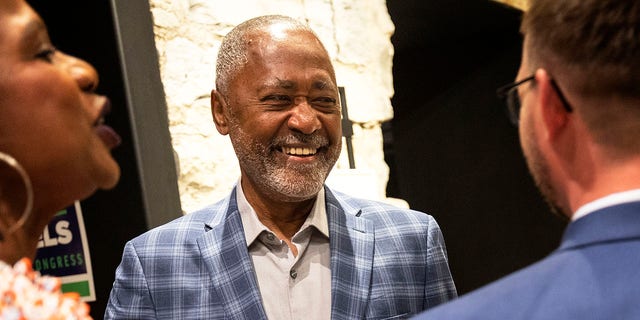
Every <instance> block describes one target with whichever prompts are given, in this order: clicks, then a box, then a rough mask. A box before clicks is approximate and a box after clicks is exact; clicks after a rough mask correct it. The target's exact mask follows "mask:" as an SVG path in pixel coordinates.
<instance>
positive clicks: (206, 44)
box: [150, 0, 394, 212]
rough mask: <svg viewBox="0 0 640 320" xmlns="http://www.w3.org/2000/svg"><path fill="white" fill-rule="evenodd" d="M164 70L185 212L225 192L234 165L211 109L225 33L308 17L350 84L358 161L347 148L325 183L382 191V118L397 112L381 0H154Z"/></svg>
mask: <svg viewBox="0 0 640 320" xmlns="http://www.w3.org/2000/svg"><path fill="white" fill-rule="evenodd" d="M150 4H151V10H152V14H153V18H154V31H155V35H156V46H157V50H158V54H159V58H160V71H161V75H162V82H163V85H164V89H165V93H166V99H167V105H168V109H169V122H170V124H169V125H170V131H171V136H172V144H173V147H174V150H175V152H176V159H177V162H178V163H179V168H178V171H179V175H180V176H179V189H180V198H181V201H182V207H183V210H184V211H185V212H190V211H192V210H194V209H197V208H199V207H202V206H204V205H207V204H209V203H212V202H213V201H215V200H218V199H220V198H221V197H224V196H225V195H226V194H227V193H228V192H229V190H230V189H231V188H232V187H233V185H234V184H235V183H236V182H237V180H238V177H239V174H240V171H239V168H238V164H237V160H236V158H235V154H234V153H233V148H232V147H231V143H230V141H229V138H228V137H227V136H221V135H219V134H218V132H217V131H216V129H215V126H214V124H213V121H212V118H211V112H210V108H209V106H210V92H211V89H212V88H213V86H214V79H215V59H216V55H217V52H218V48H219V46H220V42H221V41H222V38H223V37H224V35H225V34H226V33H227V32H228V31H229V30H230V29H231V28H232V27H233V26H235V25H237V24H238V23H240V22H242V21H244V20H246V19H249V18H252V17H254V16H259V15H264V14H284V15H288V16H291V17H294V18H297V19H299V20H301V21H304V22H306V23H308V24H309V26H311V28H312V29H314V30H315V31H316V33H317V34H318V36H319V37H320V39H321V40H322V42H323V43H324V44H325V46H326V48H327V50H328V51H329V54H330V56H331V57H332V60H333V64H334V66H335V69H336V76H337V82H338V85H339V86H344V87H345V90H346V98H347V106H348V108H349V110H348V111H349V118H350V119H351V120H352V121H353V122H354V126H353V129H354V137H353V146H354V157H355V164H356V170H349V169H348V168H349V165H348V157H347V152H346V147H344V145H345V144H344V143H343V152H342V155H341V158H340V159H339V160H338V163H337V164H336V168H334V170H333V171H332V173H331V176H330V178H329V180H328V182H327V183H329V184H330V185H332V186H334V187H336V188H337V189H342V190H345V191H349V192H351V193H355V194H356V195H360V196H364V197H370V198H375V199H380V200H385V198H386V197H385V189H386V183H387V180H388V176H389V174H388V173H389V170H388V167H387V165H386V164H385V162H384V154H383V150H382V131H381V128H380V124H381V123H382V122H384V121H387V120H390V119H391V118H392V116H393V109H392V107H391V103H390V98H391V96H392V95H393V80H392V73H391V71H392V70H391V67H392V57H393V47H392V45H391V41H390V37H391V35H392V33H393V31H394V26H393V23H392V21H391V18H390V17H389V13H388V11H387V6H386V2H385V0H270V1H265V0H234V1H224V0H150Z"/></svg>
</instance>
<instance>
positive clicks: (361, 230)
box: [325, 188, 374, 319]
mask: <svg viewBox="0 0 640 320" xmlns="http://www.w3.org/2000/svg"><path fill="white" fill-rule="evenodd" d="M325 190H326V206H327V218H328V221H329V243H330V250H331V318H332V319H361V318H363V317H364V316H365V314H364V313H365V310H366V307H367V304H368V302H369V292H370V282H371V271H372V270H371V269H372V266H373V248H374V232H373V231H374V226H373V223H372V222H371V221H369V220H367V219H364V218H360V217H359V214H360V211H359V208H353V207H346V206H345V207H344V208H343V207H342V206H341V204H340V203H339V202H338V200H337V199H336V198H335V196H334V195H333V194H332V193H331V191H330V190H329V189H328V188H325Z"/></svg>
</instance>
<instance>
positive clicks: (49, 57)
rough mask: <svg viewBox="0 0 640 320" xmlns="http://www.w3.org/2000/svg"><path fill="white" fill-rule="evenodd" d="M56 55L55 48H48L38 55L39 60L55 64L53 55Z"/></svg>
mask: <svg viewBox="0 0 640 320" xmlns="http://www.w3.org/2000/svg"><path fill="white" fill-rule="evenodd" d="M55 53H56V49H55V48H47V49H43V50H42V51H40V52H38V53H37V54H36V58H37V59H42V60H45V61H47V62H49V63H51V62H53V55H54V54H55Z"/></svg>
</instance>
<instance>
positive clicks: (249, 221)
mask: <svg viewBox="0 0 640 320" xmlns="http://www.w3.org/2000/svg"><path fill="white" fill-rule="evenodd" d="M236 201H237V203H238V211H239V212H240V218H241V220H242V227H243V228H244V236H245V240H246V241H247V246H249V245H251V244H252V243H253V241H255V240H256V238H258V236H259V235H260V233H262V231H266V230H269V229H268V228H267V227H266V226H265V225H264V224H262V222H260V219H258V215H257V214H256V211H255V210H253V207H251V204H249V201H247V198H246V197H245V196H244V191H243V190H242V184H241V183H240V180H238V184H237V185H236ZM308 226H313V227H315V228H316V229H318V231H320V232H321V233H322V234H323V235H324V236H325V237H327V238H329V223H328V221H327V209H326V205H325V195H324V187H323V188H321V189H320V192H318V195H317V196H316V202H315V203H314V204H313V208H311V212H310V213H309V216H308V217H307V219H306V220H305V222H304V223H303V224H302V227H300V230H298V232H300V231H301V230H304V229H305V228H307V227H308Z"/></svg>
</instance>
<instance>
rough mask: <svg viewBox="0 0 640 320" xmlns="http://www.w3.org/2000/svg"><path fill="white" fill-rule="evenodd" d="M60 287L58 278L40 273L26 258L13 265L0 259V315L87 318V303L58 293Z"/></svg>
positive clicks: (8, 319)
mask: <svg viewBox="0 0 640 320" xmlns="http://www.w3.org/2000/svg"><path fill="white" fill-rule="evenodd" d="M60 288H61V282H60V279H58V278H55V277H51V276H41V275H40V273H39V272H37V271H34V270H33V268H32V266H31V260H29V259H28V258H22V259H21V260H20V261H18V262H16V264H15V265H14V266H13V267H11V266H10V265H8V264H6V263H4V262H2V261H0V319H3V320H14V319H15V320H35V319H38V320H62V319H77V320H84V319H91V316H90V315H89V305H88V304H87V303H85V302H83V301H82V300H80V295H79V294H77V293H75V292H72V293H62V290H61V289H60Z"/></svg>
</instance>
